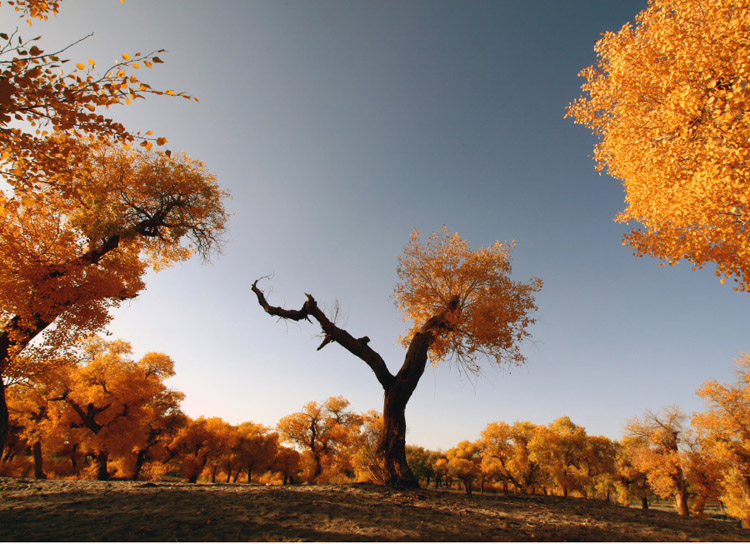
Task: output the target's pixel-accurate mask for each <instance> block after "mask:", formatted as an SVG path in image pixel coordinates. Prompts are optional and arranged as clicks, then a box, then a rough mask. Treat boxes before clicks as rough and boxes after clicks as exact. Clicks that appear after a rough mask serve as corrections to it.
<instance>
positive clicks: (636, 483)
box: [615, 435, 652, 510]
mask: <svg viewBox="0 0 750 544" xmlns="http://www.w3.org/2000/svg"><path fill="white" fill-rule="evenodd" d="M647 448H648V442H647V440H646V439H645V438H644V437H642V436H634V435H630V436H625V437H623V439H622V440H621V441H620V442H619V443H618V445H617V453H616V455H615V469H616V471H617V472H616V476H615V478H616V479H615V490H616V491H617V496H618V500H619V502H620V504H624V505H625V506H628V507H629V506H630V503H631V502H632V501H634V500H640V501H641V508H642V509H643V510H648V497H649V495H651V493H652V490H651V487H650V486H649V484H648V475H647V474H646V472H644V471H643V470H640V469H639V468H638V467H636V466H635V465H634V464H633V459H634V458H635V457H636V455H638V452H640V451H643V450H644V449H647Z"/></svg>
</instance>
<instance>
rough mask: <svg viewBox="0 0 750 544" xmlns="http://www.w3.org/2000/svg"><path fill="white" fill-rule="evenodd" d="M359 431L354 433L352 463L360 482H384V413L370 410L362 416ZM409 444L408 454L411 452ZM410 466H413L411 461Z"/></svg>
mask: <svg viewBox="0 0 750 544" xmlns="http://www.w3.org/2000/svg"><path fill="white" fill-rule="evenodd" d="M360 422H361V424H360V427H359V433H357V434H354V435H353V440H352V445H351V448H350V450H351V455H350V457H351V464H352V468H353V469H354V476H355V478H356V480H357V481H358V482H372V483H375V484H380V485H382V484H384V483H385V481H386V474H385V459H383V452H382V450H381V449H380V444H381V442H382V441H383V414H381V413H380V412H378V411H377V410H370V411H368V412H365V413H364V414H362V415H361V416H360ZM408 448H409V447H408V446H407V456H408V454H409V449H408ZM409 466H413V465H412V464H411V462H410V463H409Z"/></svg>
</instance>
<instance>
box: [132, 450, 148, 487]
mask: <svg viewBox="0 0 750 544" xmlns="http://www.w3.org/2000/svg"><path fill="white" fill-rule="evenodd" d="M145 462H146V450H145V449H143V450H138V455H137V456H136V458H135V467H134V468H133V481H134V482H135V481H138V477H139V476H140V475H141V470H142V469H143V465H144V463H145Z"/></svg>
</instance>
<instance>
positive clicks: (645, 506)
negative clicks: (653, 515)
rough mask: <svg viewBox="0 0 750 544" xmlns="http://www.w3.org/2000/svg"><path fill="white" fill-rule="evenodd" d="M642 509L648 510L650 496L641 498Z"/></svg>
mask: <svg viewBox="0 0 750 544" xmlns="http://www.w3.org/2000/svg"><path fill="white" fill-rule="evenodd" d="M641 510H648V497H642V498H641Z"/></svg>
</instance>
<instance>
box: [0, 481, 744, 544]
mask: <svg viewBox="0 0 750 544" xmlns="http://www.w3.org/2000/svg"><path fill="white" fill-rule="evenodd" d="M0 540H4V541H19V540H22V541H23V540H34V541H92V540H93V541H205V540H209V541H247V540H255V541H258V540H259V541H289V540H297V541H299V540H312V541H331V540H333V541H362V540H408V541H495V540H499V541H528V540H541V541H565V540H573V541H581V540H587V541H633V540H635V541H655V540H659V541H686V540H694V541H716V540H724V541H727V540H741V541H750V531H745V530H742V529H740V528H739V525H738V524H737V523H735V522H724V521H713V520H702V519H681V518H680V517H678V516H676V515H675V514H672V513H669V512H660V511H647V512H644V511H641V510H635V509H628V508H623V507H618V506H613V505H609V504H606V503H603V502H601V501H593V500H583V499H572V498H571V499H565V498H561V497H537V496H507V497H506V496H502V495H485V496H482V495H479V494H475V495H473V496H471V497H468V496H466V495H463V494H460V493H452V492H444V491H434V490H416V491H398V490H391V489H388V488H381V487H378V486H374V485H370V484H352V485H344V486H304V487H303V486H290V487H265V486H259V485H251V484H181V483H163V482H159V483H145V482H92V481H36V480H30V479H15V478H0Z"/></svg>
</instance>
